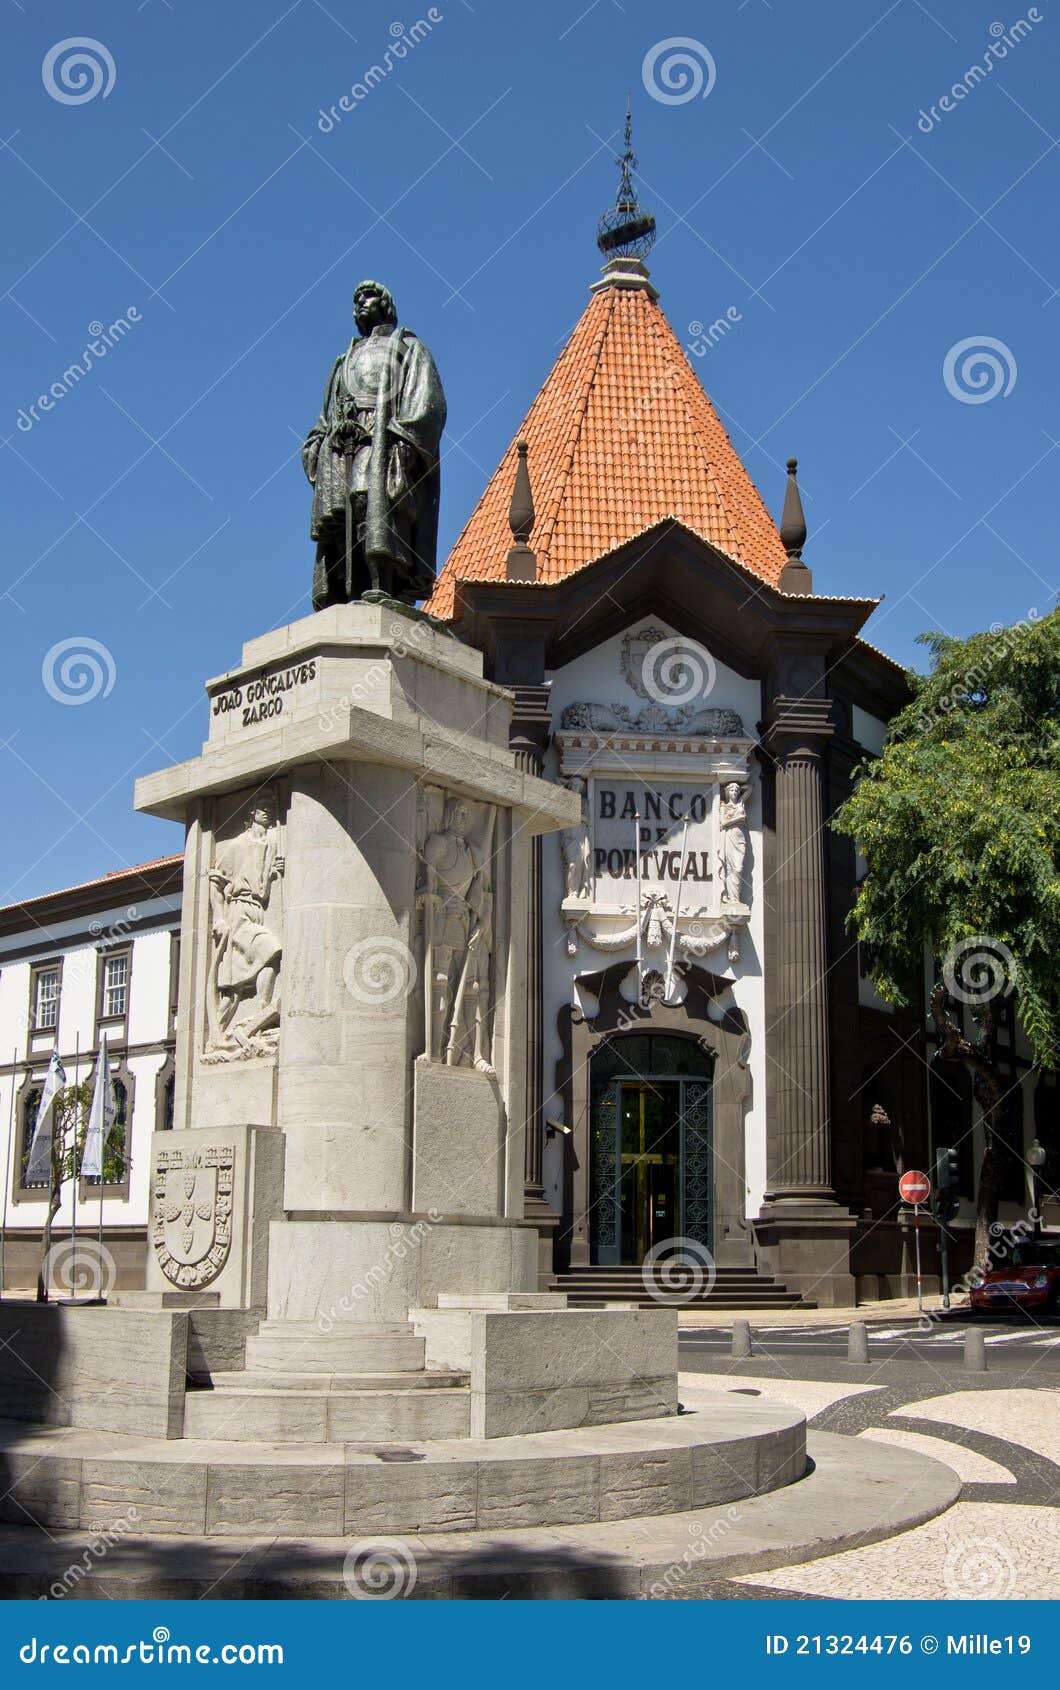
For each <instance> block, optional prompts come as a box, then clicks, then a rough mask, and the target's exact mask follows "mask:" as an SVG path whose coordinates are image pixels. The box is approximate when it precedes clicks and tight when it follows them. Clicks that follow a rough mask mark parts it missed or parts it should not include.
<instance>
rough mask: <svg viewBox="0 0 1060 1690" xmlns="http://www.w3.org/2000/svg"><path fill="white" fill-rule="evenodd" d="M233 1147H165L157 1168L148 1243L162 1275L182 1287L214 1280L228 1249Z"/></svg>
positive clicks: (197, 1287)
mask: <svg viewBox="0 0 1060 1690" xmlns="http://www.w3.org/2000/svg"><path fill="white" fill-rule="evenodd" d="M234 1167H235V1151H234V1147H233V1146H231V1145H218V1146H217V1147H216V1148H213V1147H211V1148H209V1149H206V1150H195V1151H184V1150H181V1149H177V1148H174V1149H171V1150H165V1151H163V1152H162V1154H161V1155H160V1157H159V1161H158V1166H157V1168H156V1170H155V1183H154V1192H153V1210H152V1227H151V1234H152V1243H153V1244H154V1250H155V1255H156V1256H157V1258H158V1265H159V1267H160V1268H161V1270H162V1272H163V1273H164V1274H165V1276H166V1278H167V1279H168V1280H170V1281H171V1283H172V1284H174V1285H177V1286H179V1287H180V1289H181V1290H189V1289H191V1290H194V1289H199V1288H200V1287H202V1286H204V1285H209V1284H211V1283H212V1281H213V1280H215V1279H216V1278H217V1276H218V1274H219V1273H220V1272H221V1269H222V1268H223V1267H224V1265H225V1263H226V1262H227V1260H228V1254H229V1251H230V1249H231V1247H232V1186H233V1174H234Z"/></svg>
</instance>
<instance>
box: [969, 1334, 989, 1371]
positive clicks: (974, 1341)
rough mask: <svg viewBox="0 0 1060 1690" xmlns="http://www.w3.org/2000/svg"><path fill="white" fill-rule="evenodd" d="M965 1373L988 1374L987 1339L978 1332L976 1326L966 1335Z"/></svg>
mask: <svg viewBox="0 0 1060 1690" xmlns="http://www.w3.org/2000/svg"><path fill="white" fill-rule="evenodd" d="M964 1371H965V1372H966V1373H985V1372H986V1338H985V1337H984V1336H983V1334H982V1333H981V1332H977V1331H976V1330H975V1327H974V1326H973V1327H971V1328H970V1329H969V1330H968V1331H967V1332H966V1333H965V1335H964Z"/></svg>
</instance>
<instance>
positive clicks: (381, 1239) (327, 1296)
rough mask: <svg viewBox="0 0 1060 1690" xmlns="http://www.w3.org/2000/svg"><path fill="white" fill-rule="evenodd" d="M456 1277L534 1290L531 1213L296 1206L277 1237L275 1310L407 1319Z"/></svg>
mask: <svg viewBox="0 0 1060 1690" xmlns="http://www.w3.org/2000/svg"><path fill="white" fill-rule="evenodd" d="M453 1286H461V1287H466V1288H467V1291H468V1292H472V1293H473V1292H505V1291H512V1290H514V1291H534V1290H536V1288H537V1233H536V1231H535V1229H534V1228H533V1227H532V1226H530V1225H528V1224H526V1223H525V1222H523V1221H508V1220H504V1219H498V1218H491V1217H479V1218H475V1217H472V1216H463V1215H443V1214H441V1213H440V1212H439V1211H438V1210H431V1211H430V1212H428V1213H416V1212H415V1211H413V1212H410V1213H408V1214H396V1213H392V1214H371V1213H368V1214H335V1213H330V1214H318V1213H315V1212H309V1213H305V1214H299V1213H297V1212H294V1213H290V1214H288V1215H287V1216H286V1218H285V1219H283V1220H280V1221H274V1222H273V1225H272V1229H271V1238H270V1244H269V1294H268V1313H269V1318H270V1320H293V1321H315V1322H316V1323H317V1325H318V1326H319V1327H320V1329H321V1330H323V1331H327V1330H328V1329H329V1328H330V1327H331V1326H333V1325H334V1324H335V1323H336V1322H338V1321H343V1320H345V1321H351V1320H353V1321H357V1320H366V1321H374V1320H385V1321H394V1320H398V1321H406V1320H407V1319H408V1313H409V1309H410V1308H411V1307H415V1308H422V1307H430V1306H432V1305H433V1304H435V1303H437V1301H438V1298H439V1295H440V1294H443V1293H445V1292H450V1291H451V1290H452V1288H453Z"/></svg>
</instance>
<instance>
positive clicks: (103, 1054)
mask: <svg viewBox="0 0 1060 1690" xmlns="http://www.w3.org/2000/svg"><path fill="white" fill-rule="evenodd" d="M99 1060H100V1061H101V1062H102V1063H104V1064H105V1065H106V1073H105V1075H104V1084H106V1085H109V1084H110V1063H109V1062H108V1061H107V1035H106V1033H104V1034H103V1035H102V1036H101V1038H100V1041H99ZM106 1148H107V1144H106V1140H104V1142H103V1145H102V1146H101V1148H100V1152H99V1265H98V1272H99V1273H101V1274H102V1272H103V1152H104V1151H105V1150H106ZM100 1283H101V1284H102V1280H101V1281H100Z"/></svg>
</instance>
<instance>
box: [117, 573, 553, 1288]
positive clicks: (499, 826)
mask: <svg viewBox="0 0 1060 1690" xmlns="http://www.w3.org/2000/svg"><path fill="white" fill-rule="evenodd" d="M207 693H208V695H209V699H210V712H211V713H210V733H209V738H208V740H207V742H206V744H205V745H204V747H203V751H202V755H201V756H200V757H198V758H195V759H194V760H192V761H191V762H188V763H184V764H180V765H178V766H176V767H175V768H171V769H167V770H164V771H162V772H161V773H159V774H156V775H150V776H147V777H145V778H144V779H143V780H141V781H140V782H138V785H137V805H138V807H139V808H140V809H143V810H147V811H149V812H150V813H152V814H155V815H162V816H168V817H175V818H179V819H181V820H183V821H184V823H185V825H186V828H187V848H186V866H185V892H184V900H185V902H184V919H183V945H182V954H181V979H180V1012H179V1017H178V1042H177V1081H176V1099H175V1128H176V1130H175V1131H174V1132H173V1133H167V1134H164V1135H160V1137H162V1138H164V1139H165V1140H167V1141H169V1143H170V1145H171V1146H172V1147H178V1146H181V1145H182V1144H186V1145H188V1146H189V1147H190V1141H191V1140H192V1139H193V1138H194V1139H195V1140H196V1141H197V1140H198V1139H199V1138H201V1137H202V1135H203V1133H204V1132H205V1133H206V1134H207V1136H211V1135H212V1137H213V1138H217V1136H218V1135H219V1134H223V1136H224V1137H225V1139H226V1140H231V1141H232V1142H233V1143H235V1141H236V1140H237V1138H238V1132H237V1130H236V1129H238V1128H239V1127H240V1123H245V1122H247V1121H248V1120H250V1121H255V1122H258V1123H261V1125H262V1127H268V1128H272V1129H275V1130H276V1132H277V1135H278V1137H282V1145H283V1166H284V1172H283V1193H282V1203H281V1204H280V1205H278V1212H277V1215H276V1218H275V1219H274V1220H273V1222H272V1226H271V1240H270V1246H269V1274H268V1277H269V1287H268V1306H269V1312H270V1315H272V1316H273V1317H274V1318H275V1317H287V1318H296V1319H302V1320H305V1319H313V1318H315V1317H316V1316H318V1315H325V1316H326V1315H328V1314H329V1311H333V1310H344V1311H345V1314H344V1317H345V1318H355V1319H356V1318H362V1319H393V1318H403V1317H404V1315H405V1313H406V1312H407V1309H408V1306H409V1303H410V1302H413V1303H415V1304H416V1305H417V1306H424V1305H429V1304H430V1303H432V1302H433V1301H434V1300H436V1299H437V1296H438V1295H439V1293H444V1292H454V1293H455V1292H467V1293H486V1292H505V1291H510V1290H513V1289H514V1290H532V1289H534V1288H535V1287H536V1284H537V1268H536V1250H537V1235H536V1232H535V1231H534V1230H533V1228H532V1227H528V1226H527V1224H526V1222H525V1220H524V1212H523V1186H524V1161H525V1153H524V1142H523V1124H524V1122H525V1120H526V1118H527V1108H526V1073H527V1063H526V1049H525V1040H526V1016H525V1001H526V989H527V983H526V957H527V937H526V902H525V893H526V886H527V882H528V878H529V860H530V855H531V850H532V845H533V841H534V839H535V837H536V836H537V835H538V834H540V833H541V832H544V831H548V830H551V829H553V828H557V827H562V826H564V825H569V823H570V821H571V820H572V819H573V812H574V810H575V809H576V807H577V800H576V799H575V798H574V797H573V796H572V795H571V794H569V793H567V792H566V791H563V790H561V789H558V788H556V787H554V786H552V785H550V784H549V783H547V782H545V781H543V780H541V779H539V778H537V777H535V776H534V775H533V774H532V773H529V772H527V771H526V770H525V769H521V768H519V767H518V766H517V760H516V757H515V755H514V753H513V752H512V751H511V750H510V748H509V722H510V715H511V696H510V694H509V693H507V692H506V691H505V690H504V689H503V688H501V687H497V686H494V685H493V684H491V683H488V682H486V681H484V680H483V678H482V659H481V655H480V654H479V653H478V652H475V651H471V650H469V649H467V648H465V647H464V646H462V645H460V644H459V643H458V642H457V641H456V640H455V639H454V638H452V637H451V636H450V635H448V634H446V633H445V632H443V631H442V630H440V629H438V628H437V627H435V626H434V625H433V624H431V623H429V622H428V621H426V620H425V619H423V618H418V617H415V616H414V615H412V614H409V613H406V612H403V611H401V610H400V609H396V608H390V607H388V606H386V605H365V604H357V605H343V606H334V607H332V608H331V609H329V610H326V611H322V612H320V613H318V614H317V615H315V616H311V617H307V618H305V619H304V620H303V621H301V622H297V623H294V624H292V625H291V626H290V627H287V628H282V629H279V630H277V631H276V632H275V633H272V634H268V635H266V636H264V637H263V638H261V639H257V640H252V641H251V642H250V643H249V644H248V645H247V646H246V647H245V648H244V652H243V661H242V663H241V664H240V665H239V667H238V668H236V669H233V670H232V671H230V672H229V673H227V674H225V675H223V676H221V677H219V678H218V679H216V680H214V681H211V682H209V683H208V685H207ZM242 1130H243V1131H244V1132H245V1130H246V1129H245V1128H243V1129H242ZM239 1142H240V1143H244V1142H245V1141H243V1140H240V1141H239ZM245 1155H246V1151H245V1150H243V1151H240V1150H239V1149H238V1147H237V1150H236V1156H235V1167H234V1169H233V1175H232V1177H233V1179H234V1181H235V1183H236V1184H237V1185H238V1184H239V1183H240V1181H242V1180H245V1178H246V1177H247V1169H246V1168H245V1167H241V1166H240V1161H241V1157H245ZM170 1206H171V1207H172V1206H173V1204H172V1203H171V1205H170ZM173 1224H176V1223H175V1222H174V1223H173ZM226 1271H227V1270H226ZM153 1283H154V1281H152V1284H153ZM224 1301H225V1297H224V1291H223V1289H222V1303H224Z"/></svg>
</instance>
